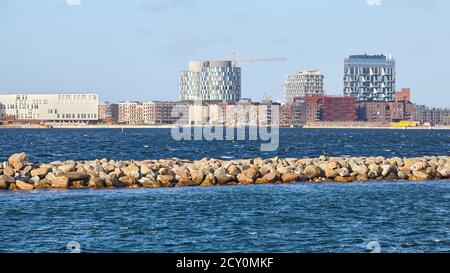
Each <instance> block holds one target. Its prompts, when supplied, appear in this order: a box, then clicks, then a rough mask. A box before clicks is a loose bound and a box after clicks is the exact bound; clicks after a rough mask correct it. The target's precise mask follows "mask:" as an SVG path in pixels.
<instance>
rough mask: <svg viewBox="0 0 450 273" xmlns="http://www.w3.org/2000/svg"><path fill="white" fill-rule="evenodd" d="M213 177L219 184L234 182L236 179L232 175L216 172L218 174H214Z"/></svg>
mask: <svg viewBox="0 0 450 273" xmlns="http://www.w3.org/2000/svg"><path fill="white" fill-rule="evenodd" d="M215 177H216V180H217V184H219V185H225V184H228V183H230V182H234V181H235V180H236V179H235V177H234V176H232V175H229V174H218V175H215Z"/></svg>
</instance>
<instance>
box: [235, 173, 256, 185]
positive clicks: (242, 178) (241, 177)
mask: <svg viewBox="0 0 450 273" xmlns="http://www.w3.org/2000/svg"><path fill="white" fill-rule="evenodd" d="M236 178H237V180H238V182H239V183H241V184H244V185H246V184H253V183H254V180H253V179H252V178H250V177H248V176H246V175H244V174H243V173H239V174H238V175H237V177H236Z"/></svg>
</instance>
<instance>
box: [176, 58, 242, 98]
mask: <svg viewBox="0 0 450 273" xmlns="http://www.w3.org/2000/svg"><path fill="white" fill-rule="evenodd" d="M179 84H180V100H181V101H195V100H203V101H239V100H240V99H241V68H240V67H236V66H233V65H232V62H231V61H191V62H189V70H188V71H183V72H181V73H180V83H179Z"/></svg>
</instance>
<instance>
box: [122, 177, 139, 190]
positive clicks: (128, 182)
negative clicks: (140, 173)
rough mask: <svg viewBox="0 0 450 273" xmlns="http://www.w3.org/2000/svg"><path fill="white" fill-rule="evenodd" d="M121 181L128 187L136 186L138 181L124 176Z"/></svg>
mask: <svg viewBox="0 0 450 273" xmlns="http://www.w3.org/2000/svg"><path fill="white" fill-rule="evenodd" d="M119 181H120V182H122V183H124V184H125V185H127V186H128V187H130V186H133V185H134V184H136V179H135V178H133V177H130V176H122V177H120V178H119Z"/></svg>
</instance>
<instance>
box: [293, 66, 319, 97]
mask: <svg viewBox="0 0 450 273" xmlns="http://www.w3.org/2000/svg"><path fill="white" fill-rule="evenodd" d="M323 86H324V76H323V75H322V73H320V71H319V70H303V71H299V72H297V73H294V74H290V75H288V76H286V80H285V83H284V91H285V94H286V98H287V99H288V100H292V99H293V98H294V97H305V96H313V95H319V96H320V95H323V94H324V89H323Z"/></svg>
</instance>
